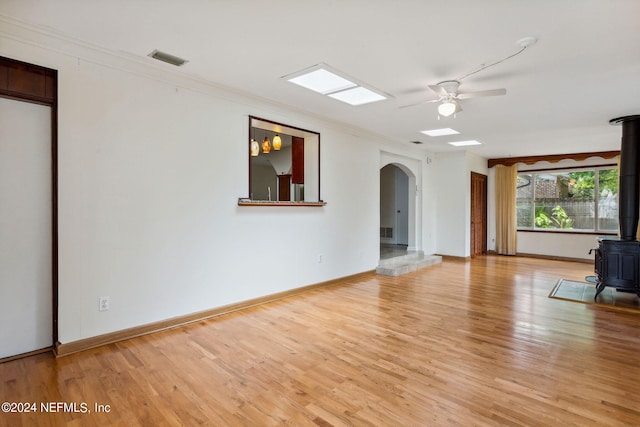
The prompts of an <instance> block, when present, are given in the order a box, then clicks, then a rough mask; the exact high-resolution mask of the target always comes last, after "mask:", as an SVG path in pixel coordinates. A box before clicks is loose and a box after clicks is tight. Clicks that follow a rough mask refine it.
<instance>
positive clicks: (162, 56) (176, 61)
mask: <svg viewBox="0 0 640 427" xmlns="http://www.w3.org/2000/svg"><path fill="white" fill-rule="evenodd" d="M149 56H150V57H152V58H153V59H157V60H158V61H162V62H166V63H167V64H171V65H175V66H176V67H181V66H183V65H184V64H186V63H187V62H189V61H187V60H186V59H182V58H179V57H177V56H173V55H170V54H168V53H166V52H161V51H159V50H157V49H156V50H154V51H153V52H151V53H150V54H149Z"/></svg>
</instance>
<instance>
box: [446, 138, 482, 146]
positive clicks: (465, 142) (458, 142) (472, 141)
mask: <svg viewBox="0 0 640 427" xmlns="http://www.w3.org/2000/svg"><path fill="white" fill-rule="evenodd" d="M449 144H450V145H453V146H455V147H466V146H467V145H481V144H482V143H481V142H479V141H476V140H475V139H471V140H469V141H456V142H450V143H449Z"/></svg>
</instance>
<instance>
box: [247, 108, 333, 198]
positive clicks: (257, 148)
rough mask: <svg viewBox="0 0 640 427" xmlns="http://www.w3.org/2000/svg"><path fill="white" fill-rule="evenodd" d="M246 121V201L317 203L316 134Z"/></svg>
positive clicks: (264, 122) (318, 176)
mask: <svg viewBox="0 0 640 427" xmlns="http://www.w3.org/2000/svg"><path fill="white" fill-rule="evenodd" d="M249 120H250V125H249V200H251V201H261V202H274V203H277V202H320V201H321V200H320V134H318V133H315V132H311V131H306V130H302V129H298V128H294V127H289V126H286V125H283V124H279V123H275V122H271V121H268V120H265V119H258V118H255V117H250V119H249Z"/></svg>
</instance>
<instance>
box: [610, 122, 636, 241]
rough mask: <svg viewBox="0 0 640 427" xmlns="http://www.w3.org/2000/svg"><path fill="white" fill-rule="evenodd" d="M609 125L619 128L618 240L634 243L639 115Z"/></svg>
mask: <svg viewBox="0 0 640 427" xmlns="http://www.w3.org/2000/svg"><path fill="white" fill-rule="evenodd" d="M609 123H610V124H612V125H619V124H621V125H622V144H621V146H620V171H619V172H620V181H619V189H618V221H619V224H620V238H621V239H622V240H636V234H637V230H638V216H639V210H640V115H634V116H625V117H618V118H615V119H611V120H609Z"/></svg>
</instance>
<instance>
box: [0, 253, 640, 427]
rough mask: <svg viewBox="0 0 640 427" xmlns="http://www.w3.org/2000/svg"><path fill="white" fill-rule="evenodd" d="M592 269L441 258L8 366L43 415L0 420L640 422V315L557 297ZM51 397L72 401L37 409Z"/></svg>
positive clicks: (4, 393)
mask: <svg viewBox="0 0 640 427" xmlns="http://www.w3.org/2000/svg"><path fill="white" fill-rule="evenodd" d="M588 274H592V269H591V266H590V265H589V264H582V263H571V262H564V261H549V260H542V259H531V258H513V257H499V256H486V257H477V258H474V259H472V260H471V261H468V262H465V261H455V260H445V261H443V263H442V264H439V265H436V266H433V267H430V268H428V269H425V270H421V271H417V272H414V273H410V274H408V275H404V276H400V277H386V276H376V275H374V274H371V275H370V276H366V277H364V278H360V279H358V280H355V281H351V282H347V283H345V284H343V285H336V286H332V287H328V288H325V289H319V290H314V291H311V292H308V293H306V294H303V295H298V296H293V297H289V298H286V299H283V300H280V301H277V302H273V303H268V304H265V305H262V306H259V307H254V308H250V309H246V310H242V311H240V312H236V313H232V314H228V315H224V316H221V317H218V318H216V319H211V320H207V321H202V322H197V323H194V324H191V325H188V326H185V327H180V328H176V329H173V330H169V331H164V332H159V333H156V334H152V335H147V336H143V337H139V338H135V339H130V340H127V341H123V342H119V343H116V344H111V345H108V346H103V347H99V348H95V349H91V350H87V351H84V352H81V353H77V354H73V355H70V356H66V357H62V358H59V359H55V358H53V356H51V355H49V354H42V355H36V356H32V357H29V358H25V359H21V360H15V361H11V362H7V363H4V364H1V365H0V402H5V401H8V402H18V403H28V402H35V403H36V404H37V412H35V413H34V412H32V413H22V414H15V413H5V414H2V413H0V425H2V426H20V425H23V426H40V425H42V426H49V425H68V426H83V425H100V426H105V425H114V426H115V425H121V426H161V425H187V426H190V425H216V426H227V425H228V426H236V425H238V426H262V425H295V426H331V425H333V426H344V425H375V426H400V425H402V426H449V425H455V426H460V425H462V426H468V425H474V426H494V425H514V426H515V425H520V426H537V425H540V426H552V425H565V426H568V425H576V426H586V425H594V426H595V425H598V426H604V425H606V426H618V425H640V316H639V315H638V314H636V313H632V312H625V311H616V310H610V309H607V308H603V307H600V306H595V305H586V304H580V303H574V302H569V301H563V300H557V299H551V298H548V297H547V296H548V294H549V292H550V291H551V289H552V288H553V286H554V284H555V283H556V282H557V280H558V279H560V278H565V279H570V280H582V279H583V278H584V276H585V275H588ZM47 402H63V404H64V403H66V404H67V408H64V406H60V405H59V404H55V403H54V404H53V405H52V404H51V403H49V406H52V407H53V408H55V409H58V410H60V412H57V413H43V411H42V408H41V405H42V404H43V403H44V404H45V406H46V403H47ZM74 403H75V404H76V406H75V407H73V405H72V404H74ZM96 404H99V405H103V406H102V407H98V408H97V409H102V410H103V412H98V411H96V406H95V405H96ZM83 405H86V407H85V406H83ZM72 409H76V410H77V412H73V411H71V410H72ZM83 409H87V411H91V412H90V413H83ZM107 409H108V410H109V412H104V411H106V410H107Z"/></svg>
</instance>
